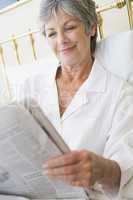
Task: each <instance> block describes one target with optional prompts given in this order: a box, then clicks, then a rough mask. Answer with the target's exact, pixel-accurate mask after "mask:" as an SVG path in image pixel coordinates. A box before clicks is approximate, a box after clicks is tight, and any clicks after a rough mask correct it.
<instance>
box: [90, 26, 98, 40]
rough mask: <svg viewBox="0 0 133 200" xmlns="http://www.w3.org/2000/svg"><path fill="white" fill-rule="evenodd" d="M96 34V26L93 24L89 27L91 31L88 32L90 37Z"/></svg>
mask: <svg viewBox="0 0 133 200" xmlns="http://www.w3.org/2000/svg"><path fill="white" fill-rule="evenodd" d="M96 32H97V25H96V24H93V25H92V27H91V31H90V36H92V37H93V36H94V35H95V34H96Z"/></svg>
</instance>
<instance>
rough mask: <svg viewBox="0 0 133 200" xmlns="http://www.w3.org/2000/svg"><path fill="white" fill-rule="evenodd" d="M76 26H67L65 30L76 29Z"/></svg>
mask: <svg viewBox="0 0 133 200" xmlns="http://www.w3.org/2000/svg"><path fill="white" fill-rule="evenodd" d="M75 28H76V26H70V27H66V28H65V30H68V31H69V30H73V29H75Z"/></svg>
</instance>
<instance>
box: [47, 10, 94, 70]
mask: <svg viewBox="0 0 133 200" xmlns="http://www.w3.org/2000/svg"><path fill="white" fill-rule="evenodd" d="M45 32H46V37H47V39H48V42H49V44H50V47H51V48H52V50H53V52H54V53H55V55H56V57H57V58H58V59H59V61H60V62H61V64H62V65H70V66H71V65H76V64H80V63H82V62H84V61H85V59H88V58H89V57H91V56H90V35H87V34H86V32H85V26H84V24H83V23H82V22H81V21H80V20H79V19H78V18H76V17H74V16H71V15H68V14H67V13H65V12H64V11H63V10H61V9H59V11H58V12H57V13H56V15H54V16H52V17H51V19H50V20H49V21H48V22H47V23H46V24H45Z"/></svg>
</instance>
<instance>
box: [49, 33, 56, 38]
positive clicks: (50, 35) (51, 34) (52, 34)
mask: <svg viewBox="0 0 133 200" xmlns="http://www.w3.org/2000/svg"><path fill="white" fill-rule="evenodd" d="M55 34H56V33H55V32H54V33H50V34H48V37H53V36H55Z"/></svg>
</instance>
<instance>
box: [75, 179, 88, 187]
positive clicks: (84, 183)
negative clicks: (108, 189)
mask: <svg viewBox="0 0 133 200" xmlns="http://www.w3.org/2000/svg"><path fill="white" fill-rule="evenodd" d="M71 185H72V186H76V187H85V188H90V187H91V184H90V182H89V181H88V180H80V181H72V182H71Z"/></svg>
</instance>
